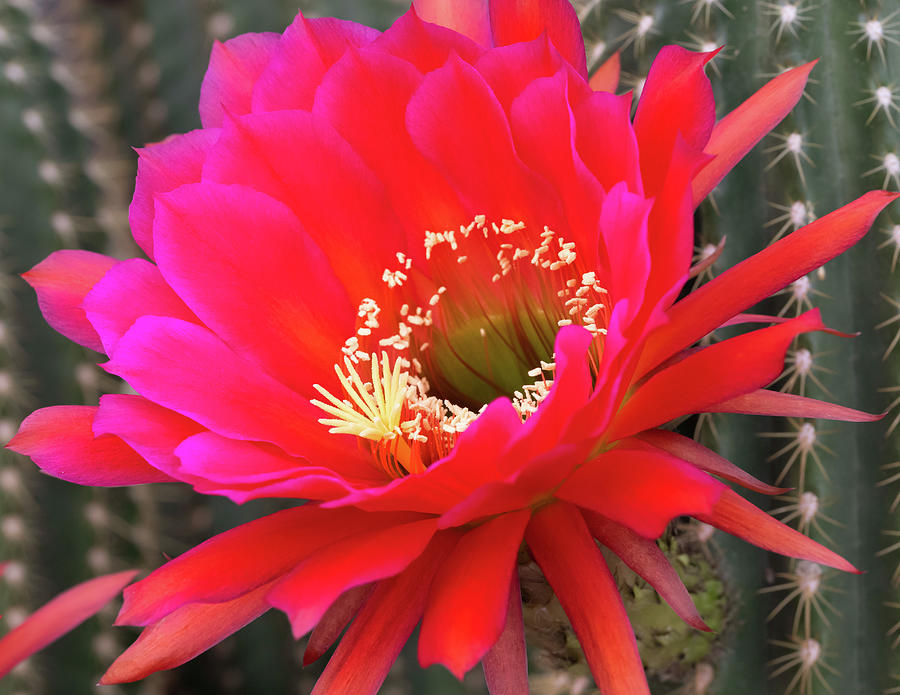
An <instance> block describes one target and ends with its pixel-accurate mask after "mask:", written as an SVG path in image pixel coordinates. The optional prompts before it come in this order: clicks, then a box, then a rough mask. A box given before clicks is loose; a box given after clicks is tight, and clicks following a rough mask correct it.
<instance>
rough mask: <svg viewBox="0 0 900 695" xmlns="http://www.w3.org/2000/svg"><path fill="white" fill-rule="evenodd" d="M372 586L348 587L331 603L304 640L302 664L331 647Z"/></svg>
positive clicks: (357, 610) (369, 592)
mask: <svg viewBox="0 0 900 695" xmlns="http://www.w3.org/2000/svg"><path fill="white" fill-rule="evenodd" d="M374 588H375V586H374V585H372V584H367V585H364V586H357V587H354V588H352V589H348V590H347V591H345V592H344V593H343V594H341V596H340V598H338V600H337V601H335V602H334V603H332V604H331V607H330V608H329V609H328V610H327V611H325V615H323V616H322V619H321V620H320V621H319V624H318V625H316V626H315V627H314V628H313V631H312V632H311V633H310V635H309V639H308V640H307V641H306V649H305V650H304V652H303V665H304V666H308V665H309V664H311V663H312V662H313V661H315V660H316V659H318V658H320V657H321V656H324V654H325V652H327V651H328V650H329V649H331V645H332V644H334V642H335V640H337V638H338V637H340V636H341V633H342V632H343V631H344V628H346V627H347V625H348V624H349V623H350V621H351V620H352V619H353V618H354V617H356V614H357V613H358V612H359V610H360V608H362V607H363V605H365V603H366V601H367V600H368V599H369V596H371V595H372V590H373V589H374Z"/></svg>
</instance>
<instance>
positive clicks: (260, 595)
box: [99, 584, 271, 685]
mask: <svg viewBox="0 0 900 695" xmlns="http://www.w3.org/2000/svg"><path fill="white" fill-rule="evenodd" d="M270 586H271V584H263V585H262V586H261V587H259V588H258V589H255V590H253V591H251V592H249V593H247V594H244V595H243V596H240V597H238V598H236V599H233V600H231V601H225V602H223V603H195V604H190V605H187V606H182V607H181V608H179V609H178V610H176V611H175V612H173V613H170V614H169V615H167V616H166V617H165V618H163V619H162V620H160V621H159V622H156V623H154V624H153V625H150V626H149V627H147V628H145V629H144V630H143V632H141V634H140V637H138V638H137V640H135V642H134V643H133V644H132V645H131V646H130V647H128V649H126V650H125V651H124V652H122V654H121V655H120V656H119V658H118V659H116V660H115V661H114V662H113V663H112V665H111V666H110V667H109V669H108V670H107V671H106V673H104V674H103V677H102V678H101V679H100V683H99V685H112V684H114V683H131V682H133V681H137V680H140V679H142V678H146V677H147V676H149V675H150V674H151V673H156V672H157V671H165V670H167V669H170V668H175V667H177V666H181V665H182V664H183V663H186V662H188V661H190V660H191V659H193V658H194V657H195V656H197V655H198V654H202V653H203V652H205V651H206V650H207V649H209V648H210V647H213V646H215V645H217V644H218V643H219V642H221V641H222V640H223V639H225V638H226V637H228V636H229V635H231V634H233V633H235V632H237V631H238V630H240V629H241V628H242V627H244V626H245V625H247V624H248V623H250V622H252V621H254V620H256V619H257V618H258V617H259V616H261V615H262V614H263V613H265V612H266V611H267V610H268V609H269V604H268V603H266V600H265V596H266V591H268V590H269V588H270Z"/></svg>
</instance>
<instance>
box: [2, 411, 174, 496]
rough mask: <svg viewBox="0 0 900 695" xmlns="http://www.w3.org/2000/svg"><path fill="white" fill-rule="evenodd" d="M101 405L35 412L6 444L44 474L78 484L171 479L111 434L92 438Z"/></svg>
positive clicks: (104, 484)
mask: <svg viewBox="0 0 900 695" xmlns="http://www.w3.org/2000/svg"><path fill="white" fill-rule="evenodd" d="M96 413H97V408H96V407H92V406H84V405H57V406H53V407H50V408H41V409H40V410H36V411H35V412H33V413H32V414H31V415H29V416H28V417H27V418H25V421H24V422H23V423H22V426H21V427H20V428H19V432H18V434H16V436H15V437H13V438H12V440H11V441H10V442H9V444H8V445H7V446H8V447H9V448H10V449H12V450H13V451H16V452H18V453H20V454H25V455H26V456H30V457H31V458H32V459H33V460H34V462H35V463H36V464H37V465H38V466H39V467H40V468H41V470H43V471H44V472H45V473H49V474H50V475H53V476H56V477H57V478H62V479H63V480H68V481H69V482H71V483H78V484H79V485H95V486H100V487H116V486H120V485H141V484H143V483H163V482H168V481H171V480H172V478H170V477H169V476H168V475H166V474H165V473H163V472H162V471H161V470H157V469H156V468H154V467H153V466H151V465H150V464H148V463H147V462H146V461H145V460H144V459H143V458H141V456H139V455H138V453H137V452H136V451H135V450H134V449H132V448H131V447H129V446H128V445H127V444H126V443H125V442H123V441H122V440H121V439H119V438H118V437H115V436H113V435H111V434H105V435H101V436H99V437H95V436H94V432H93V431H92V425H93V422H94V416H95V415H96Z"/></svg>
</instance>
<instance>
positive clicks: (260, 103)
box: [252, 12, 379, 113]
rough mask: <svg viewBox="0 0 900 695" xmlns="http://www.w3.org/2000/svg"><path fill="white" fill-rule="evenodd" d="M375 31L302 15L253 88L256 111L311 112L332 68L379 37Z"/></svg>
mask: <svg viewBox="0 0 900 695" xmlns="http://www.w3.org/2000/svg"><path fill="white" fill-rule="evenodd" d="M378 35H379V32H378V31H376V30H375V29H370V28H369V27H366V26H363V25H362V24H357V23H355V22H348V21H345V20H342V19H334V18H332V17H322V18H316V19H307V18H306V17H304V16H303V13H302V12H301V13H299V14H298V15H297V17H296V18H295V19H294V21H293V23H292V24H291V25H290V26H289V27H288V28H287V29H285V31H284V34H282V36H281V40H280V41H279V42H278V45H277V46H276V47H275V49H274V51H273V53H272V59H271V60H270V61H269V63H268V64H267V65H266V68H265V70H263V72H262V74H261V75H260V76H259V79H258V80H257V81H256V84H255V85H254V87H253V98H252V103H253V111H254V113H262V112H265V111H281V110H284V109H301V110H303V111H308V110H309V109H310V108H311V107H312V104H313V98H314V97H315V93H316V87H318V86H319V83H320V82H321V81H322V76H323V75H324V74H325V73H326V71H327V70H328V68H329V67H331V66H332V65H333V64H334V63H336V62H337V61H338V59H339V58H340V57H341V56H342V55H344V53H345V52H346V51H347V49H348V48H350V47H359V46H364V45H366V44H368V43H371V42H372V41H373V40H374V39H375V38H377V37H378Z"/></svg>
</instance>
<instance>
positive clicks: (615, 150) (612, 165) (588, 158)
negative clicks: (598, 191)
mask: <svg viewBox="0 0 900 695" xmlns="http://www.w3.org/2000/svg"><path fill="white" fill-rule="evenodd" d="M575 120H576V122H577V129H576V137H577V145H578V152H579V154H581V156H582V158H583V159H584V162H585V164H587V166H588V168H589V169H590V170H591V172H592V173H593V174H594V176H596V177H597V180H598V181H599V182H600V183H601V184H602V185H603V188H605V189H606V190H607V191H609V190H610V189H612V188H613V186H615V185H616V184H617V183H619V182H620V181H624V182H625V183H626V184H627V185H628V190H629V191H630V192H632V193H637V194H640V195H643V193H644V184H643V182H642V179H641V162H640V155H639V152H638V144H637V138H636V136H635V134H634V130H633V128H632V126H631V95H630V94H624V95H622V96H616V95H615V94H608V93H607V92H596V93H594V94H592V95H591V96H590V97H588V98H587V99H585V100H584V101H582V102H581V103H580V104H578V106H576V107H575ZM598 123H602V124H603V127H602V128H601V127H598V126H597V124H598Z"/></svg>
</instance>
